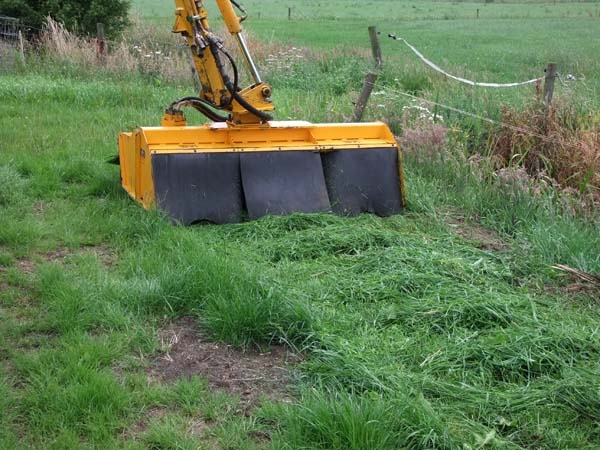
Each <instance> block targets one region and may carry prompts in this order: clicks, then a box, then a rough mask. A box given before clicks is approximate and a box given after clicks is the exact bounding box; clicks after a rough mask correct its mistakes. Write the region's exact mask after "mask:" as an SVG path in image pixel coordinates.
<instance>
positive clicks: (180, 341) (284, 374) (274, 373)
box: [149, 317, 300, 409]
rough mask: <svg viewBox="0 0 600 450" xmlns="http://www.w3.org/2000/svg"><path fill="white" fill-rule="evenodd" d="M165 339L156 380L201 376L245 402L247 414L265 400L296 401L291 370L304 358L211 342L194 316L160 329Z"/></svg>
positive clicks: (153, 367)
mask: <svg viewBox="0 0 600 450" xmlns="http://www.w3.org/2000/svg"><path fill="white" fill-rule="evenodd" d="M159 339H160V340H161V342H162V343H163V348H164V349H165V351H164V353H163V354H162V355H161V356H160V357H157V358H156V359H154V361H152V364H151V367H150V369H149V376H150V377H151V378H154V379H159V380H162V381H174V380H177V379H181V378H188V377H191V376H194V375H196V376H200V377H202V378H204V379H206V380H207V381H208V383H209V386H210V387H212V388H213V389H218V390H222V391H225V392H227V393H229V394H233V395H235V396H237V397H239V398H240V402H241V403H242V406H244V407H245V408H246V409H250V408H252V407H254V406H256V405H258V404H259V402H260V399H261V397H266V398H270V399H273V400H279V401H289V400H290V386H291V384H292V382H293V378H292V373H291V367H292V366H293V364H294V363H297V362H298V361H299V360H300V357H299V356H298V355H295V354H293V353H291V352H290V350H289V349H288V348H286V347H283V346H274V347H271V348H270V350H269V351H268V352H257V351H246V352H244V351H240V350H238V349H235V348H233V347H232V346H230V345H227V344H223V343H216V342H213V341H211V340H210V339H209V338H208V336H207V335H206V334H205V333H203V332H202V331H201V330H200V328H199V326H198V324H197V323H196V321H195V320H194V319H193V318H191V317H186V318H183V319H180V320H178V321H177V322H175V323H173V324H171V325H169V326H168V327H166V328H164V329H162V330H160V331H159Z"/></svg>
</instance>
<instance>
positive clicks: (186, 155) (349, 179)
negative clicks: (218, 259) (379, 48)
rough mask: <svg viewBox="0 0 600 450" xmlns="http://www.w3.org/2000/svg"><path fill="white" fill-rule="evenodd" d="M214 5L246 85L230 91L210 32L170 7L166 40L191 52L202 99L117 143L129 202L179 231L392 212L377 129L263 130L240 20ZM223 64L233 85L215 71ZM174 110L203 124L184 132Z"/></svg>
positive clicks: (393, 169) (181, 6)
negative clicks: (189, 110) (162, 216)
mask: <svg viewBox="0 0 600 450" xmlns="http://www.w3.org/2000/svg"><path fill="white" fill-rule="evenodd" d="M216 1H217V5H218V6H219V9H220V10H221V13H222V15H223V17H224V18H225V20H226V23H227V25H228V28H229V31H230V32H231V33H232V34H233V35H234V36H236V37H237V38H238V42H239V43H240V49H241V51H242V53H243V54H244V56H245V59H246V61H247V62H248V65H249V72H250V73H251V75H252V77H253V78H254V82H255V83H254V84H253V85H252V86H249V87H247V88H245V89H240V88H239V87H238V85H237V83H238V73H237V67H235V63H234V61H233V59H232V58H231V57H230V56H229V54H228V53H227V52H226V51H225V50H224V49H223V46H222V42H223V41H222V40H221V39H219V38H218V37H216V36H215V35H214V34H213V33H212V31H210V28H209V27H208V23H207V14H206V10H205V8H204V6H203V2H202V1H192V0H175V3H176V21H175V29H174V31H175V32H177V33H180V34H182V35H183V36H184V37H185V38H186V40H187V43H188V45H189V47H190V49H191V50H192V56H193V59H194V63H195V66H196V69H197V71H198V73H199V79H200V82H201V84H202V91H201V92H200V96H199V97H185V98H182V99H179V100H176V101H175V102H173V103H172V104H171V105H170V106H169V107H168V108H167V110H166V114H165V116H164V117H163V121H162V126H161V127H141V128H137V129H136V130H134V131H133V132H125V133H120V135H119V161H120V165H121V181H122V185H123V187H124V188H125V190H127V192H128V193H129V195H131V197H133V198H134V199H135V200H137V201H138V202H140V203H141V204H142V205H143V206H144V207H145V208H150V207H153V206H154V205H156V206H157V207H158V208H160V209H161V210H163V211H165V212H166V213H167V214H168V215H169V216H170V217H171V219H172V220H173V221H175V222H178V223H182V224H185V225H189V224H192V223H197V222H212V223H234V222H240V221H243V220H245V219H256V218H258V217H261V216H264V215H267V214H289V213H293V212H304V213H314V212H326V211H332V212H335V213H337V214H342V215H356V214H360V213H362V212H370V213H374V214H377V215H380V216H389V215H392V214H397V213H399V212H401V211H402V209H403V207H404V201H405V190H404V179H403V170H402V157H401V153H400V149H399V147H398V144H397V142H396V140H395V138H394V136H393V135H392V133H391V132H390V130H389V128H388V127H387V126H386V125H385V124H384V123H381V122H376V123H358V124H312V123H309V122H304V121H275V120H272V117H271V116H270V115H269V113H270V111H272V110H273V109H274V107H273V105H272V103H271V101H270V94H271V88H270V86H269V85H268V84H266V83H265V82H263V81H262V80H260V76H259V75H258V72H257V70H256V67H255V66H254V63H253V62H252V59H251V58H250V55H249V53H248V51H247V48H246V45H245V42H244V40H243V37H242V36H241V34H240V31H241V27H240V22H241V21H242V20H243V19H244V18H245V17H246V13H245V11H244V10H243V8H241V6H239V5H238V4H237V3H236V2H235V1H233V0H216ZM233 5H235V6H236V7H238V9H240V10H241V11H242V12H243V14H244V15H243V17H242V18H238V17H237V16H236V14H235V11H234V9H233ZM226 61H228V62H229V64H230V65H231V67H232V71H233V73H234V76H233V80H231V79H230V77H229V75H228V74H227V72H226V71H225V70H224V66H225V62H226ZM183 106H191V107H194V108H195V109H197V110H199V111H201V112H203V113H204V114H205V115H206V116H207V117H209V118H210V119H211V120H212V122H211V123H207V124H204V125H200V126H188V125H187V123H186V120H185V117H184V116H183V113H182V111H181V108H182V107H183Z"/></svg>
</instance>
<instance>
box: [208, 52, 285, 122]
mask: <svg viewBox="0 0 600 450" xmlns="http://www.w3.org/2000/svg"><path fill="white" fill-rule="evenodd" d="M219 50H221V52H222V53H223V54H224V55H225V57H226V58H227V59H228V60H229V63H230V64H231V67H232V69H233V79H234V83H233V87H232V88H231V86H230V85H229V84H226V86H227V89H229V93H230V94H231V96H232V97H233V98H234V99H235V100H236V101H237V102H238V103H239V104H240V105H242V106H243V107H244V108H246V109H247V110H248V111H249V112H250V113H251V114H254V115H255V116H256V117H258V118H259V119H261V120H263V121H265V122H266V121H269V120H273V116H271V115H270V114H267V113H265V112H263V111H261V110H259V109H256V108H255V107H254V106H252V105H251V104H250V103H248V102H247V101H246V99H245V98H244V97H242V96H241V95H240V94H239V88H238V69H237V65H236V64H235V61H234V59H233V57H232V56H231V55H230V54H229V52H227V50H225V49H224V48H220V49H219Z"/></svg>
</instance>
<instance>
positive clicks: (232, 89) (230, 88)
mask: <svg viewBox="0 0 600 450" xmlns="http://www.w3.org/2000/svg"><path fill="white" fill-rule="evenodd" d="M219 50H220V51H221V53H223V54H224V55H225V57H226V58H227V59H228V60H229V64H230V65H231V70H233V86H230V85H229V84H228V83H225V86H226V87H227V90H228V91H229V93H230V94H231V95H232V96H233V93H234V92H237V91H239V90H240V87H239V82H240V77H239V71H238V68H237V64H236V63H235V60H234V59H233V57H232V56H231V54H230V53H229V52H228V51H227V50H225V49H224V48H223V47H219Z"/></svg>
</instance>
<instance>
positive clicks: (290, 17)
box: [288, 6, 292, 20]
mask: <svg viewBox="0 0 600 450" xmlns="http://www.w3.org/2000/svg"><path fill="white" fill-rule="evenodd" d="M288 20H292V7H291V6H288Z"/></svg>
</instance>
